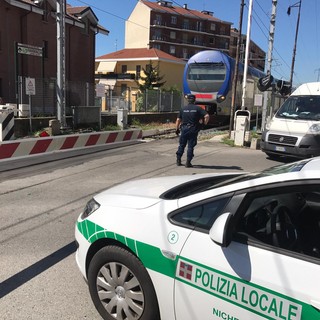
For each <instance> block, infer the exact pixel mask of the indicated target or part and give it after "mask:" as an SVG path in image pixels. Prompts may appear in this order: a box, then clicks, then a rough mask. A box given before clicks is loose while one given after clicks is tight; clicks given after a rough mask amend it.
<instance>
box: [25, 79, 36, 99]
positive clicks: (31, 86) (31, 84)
mask: <svg viewBox="0 0 320 320" xmlns="http://www.w3.org/2000/svg"><path fill="white" fill-rule="evenodd" d="M35 94H36V80H35V79H34V78H26V95H28V96H34V95H35Z"/></svg>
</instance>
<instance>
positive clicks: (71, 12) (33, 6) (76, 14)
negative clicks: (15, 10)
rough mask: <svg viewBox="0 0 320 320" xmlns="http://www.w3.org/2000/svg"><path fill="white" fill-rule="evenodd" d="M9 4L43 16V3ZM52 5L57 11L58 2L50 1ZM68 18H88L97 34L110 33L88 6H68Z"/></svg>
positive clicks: (14, 1)
mask: <svg viewBox="0 0 320 320" xmlns="http://www.w3.org/2000/svg"><path fill="white" fill-rule="evenodd" d="M5 1H6V2H7V3H9V4H10V5H13V6H17V7H19V8H23V9H26V10H29V11H32V12H36V13H40V14H43V9H41V8H42V5H41V1H35V0H5ZM48 1H49V3H50V5H51V6H52V7H53V8H54V9H56V5H57V4H56V0H48ZM66 16H67V17H68V18H70V19H72V20H74V21H77V22H81V19H83V18H84V17H87V18H88V19H89V20H90V22H91V23H92V25H93V26H95V29H96V31H97V32H99V33H102V34H105V35H108V34H109V31H108V30H107V29H105V28H104V27H102V26H100V25H99V24H98V18H97V16H96V15H95V13H94V12H93V10H92V9H91V8H90V7H88V6H81V7H72V6H71V5H69V4H67V5H66Z"/></svg>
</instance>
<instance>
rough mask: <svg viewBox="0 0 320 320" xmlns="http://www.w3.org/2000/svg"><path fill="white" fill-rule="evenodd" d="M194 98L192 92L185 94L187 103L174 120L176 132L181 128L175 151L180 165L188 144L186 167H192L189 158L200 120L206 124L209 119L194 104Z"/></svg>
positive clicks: (190, 158) (204, 112) (203, 111)
mask: <svg viewBox="0 0 320 320" xmlns="http://www.w3.org/2000/svg"><path fill="white" fill-rule="evenodd" d="M195 98H196V97H195V96H194V95H192V94H189V95H188V96H187V100H188V102H189V103H188V105H186V106H185V107H183V108H182V109H181V110H180V112H179V115H178V118H177V121H176V128H177V131H176V133H177V134H179V132H180V129H181V134H180V139H179V147H178V150H177V152H176V154H177V165H178V166H180V165H181V157H182V155H183V153H184V149H185V147H186V145H187V144H188V149H187V162H186V167H192V164H191V160H192V159H193V156H194V154H193V150H194V147H195V146H196V145H197V139H198V133H199V131H200V127H201V124H200V120H203V123H204V124H207V123H208V120H209V115H208V114H207V112H206V111H205V110H203V109H202V108H200V107H199V106H197V105H195V104H194V102H195Z"/></svg>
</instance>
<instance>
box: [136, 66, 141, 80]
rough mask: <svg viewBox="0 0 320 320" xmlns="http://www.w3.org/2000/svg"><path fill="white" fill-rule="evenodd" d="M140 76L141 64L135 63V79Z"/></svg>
mask: <svg viewBox="0 0 320 320" xmlns="http://www.w3.org/2000/svg"><path fill="white" fill-rule="evenodd" d="M140 77H141V66H140V65H137V66H136V79H137V80H138V79H140Z"/></svg>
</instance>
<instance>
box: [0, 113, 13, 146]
mask: <svg viewBox="0 0 320 320" xmlns="http://www.w3.org/2000/svg"><path fill="white" fill-rule="evenodd" d="M13 138H14V113H13V111H12V110H6V109H1V110H0V141H7V140H12V139H13Z"/></svg>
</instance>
